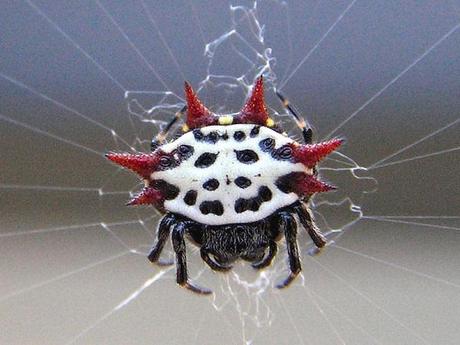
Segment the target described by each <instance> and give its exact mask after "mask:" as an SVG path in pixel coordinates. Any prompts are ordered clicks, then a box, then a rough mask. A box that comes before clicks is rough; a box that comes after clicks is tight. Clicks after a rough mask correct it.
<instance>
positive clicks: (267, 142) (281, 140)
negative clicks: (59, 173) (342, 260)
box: [107, 77, 342, 293]
mask: <svg viewBox="0 0 460 345" xmlns="http://www.w3.org/2000/svg"><path fill="white" fill-rule="evenodd" d="M185 94H186V98H187V106H186V109H187V118H186V122H185V124H184V126H183V127H182V132H183V133H182V135H180V136H179V137H178V138H177V139H175V140H173V141H171V142H169V143H166V144H163V143H162V142H163V141H164V139H165V135H166V131H163V132H161V133H160V134H159V135H158V136H157V138H156V140H154V141H153V145H152V147H153V148H154V151H153V152H152V153H136V154H131V153H109V154H107V157H108V158H109V159H110V160H112V161H113V162H115V163H118V164H120V165H122V166H123V167H125V168H128V169H131V170H133V171H135V172H136V173H138V174H139V175H140V176H141V177H142V178H143V180H144V184H145V188H144V189H143V191H141V192H140V193H139V194H138V195H137V196H136V197H135V198H134V199H132V200H131V201H130V202H129V205H141V204H151V205H153V206H155V207H156V208H157V209H158V210H160V211H161V212H163V213H164V214H165V215H164V217H163V218H162V220H161V221H160V224H159V227H158V242H157V243H156V244H155V246H154V247H153V249H152V251H151V252H150V254H149V259H150V261H152V262H158V260H159V256H160V253H161V251H162V249H163V246H164V244H165V241H166V239H167V238H168V237H169V233H170V231H171V230H172V242H173V248H174V251H175V253H176V264H177V282H178V283H179V284H180V285H182V286H185V287H187V288H189V289H191V290H193V291H195V292H199V293H209V292H210V291H209V290H207V289H204V288H201V287H198V286H196V285H194V284H192V283H191V282H190V281H189V280H188V277H187V266H186V257H185V242H184V236H185V235H189V237H190V238H191V239H192V240H193V241H194V242H195V244H197V245H198V246H200V253H201V257H202V258H203V260H204V261H205V262H206V263H207V264H208V265H209V266H210V267H211V268H212V269H214V270H221V271H222V270H228V269H230V268H231V266H230V263H232V262H233V261H235V260H236V259H238V258H242V259H244V260H248V261H251V262H252V265H253V267H255V268H258V269H260V268H263V267H266V266H268V265H269V264H270V263H271V261H272V259H273V257H274V256H275V254H276V251H277V244H276V241H277V240H278V239H279V238H280V237H281V236H280V235H282V234H284V236H285V238H286V243H287V249H288V255H289V267H290V270H291V274H290V275H289V277H288V278H286V279H285V280H284V281H283V282H282V283H281V284H279V285H278V286H279V287H284V286H287V285H288V284H289V283H290V282H291V281H292V280H293V279H294V278H295V277H296V275H297V274H298V273H299V272H300V270H301V266H300V259H299V254H298V249H297V240H296V232H297V220H296V218H295V217H294V216H295V215H296V216H297V217H298V219H299V221H300V223H301V225H302V226H303V227H304V228H305V229H306V230H307V231H308V233H309V234H310V236H311V238H312V240H313V242H314V243H315V245H316V246H317V247H318V248H321V247H323V246H324V245H325V243H326V240H325V238H324V237H323V235H321V233H320V231H319V230H318V228H317V227H316V225H315V223H314V220H313V217H312V214H311V212H310V210H309V208H308V205H307V203H308V201H309V199H310V197H311V196H312V195H313V194H314V193H318V192H326V191H329V190H331V189H333V187H331V186H330V185H328V184H326V183H324V182H321V181H320V180H319V179H318V178H317V172H316V169H315V167H316V164H317V163H318V162H319V161H320V160H321V159H322V158H324V157H325V156H326V155H327V154H329V153H331V152H332V151H333V150H335V149H336V148H337V147H338V146H339V145H340V144H341V142H342V141H341V140H340V139H332V140H329V141H326V142H322V143H317V144H312V143H311V142H310V141H311V130H310V129H309V128H306V126H305V122H304V121H302V120H300V118H299V117H298V116H297V115H296V114H295V113H293V115H294V116H295V117H296V120H297V123H298V124H299V125H300V127H301V128H302V130H303V134H304V139H305V141H306V144H303V145H302V144H299V143H298V142H296V141H295V140H293V139H291V138H289V137H288V136H287V135H286V134H285V133H282V132H281V130H280V129H279V127H278V126H277V125H276V124H275V123H274V121H273V120H272V119H271V118H270V117H269V116H268V113H267V110H266V107H265V103H264V97H263V80H262V77H260V78H259V79H258V80H257V82H256V84H255V86H254V88H253V91H252V94H251V96H250V97H249V99H248V101H247V103H246V105H245V106H244V107H243V109H242V110H241V112H240V113H238V114H237V115H235V116H230V115H222V116H219V115H216V114H213V113H212V112H211V111H209V110H208V109H207V108H206V107H205V106H204V105H203V104H202V103H201V102H200V101H199V100H198V98H197V96H196V94H195V93H194V91H193V90H192V88H191V87H190V85H189V84H187V83H186V85H185ZM280 97H281V98H282V96H280ZM282 100H283V103H284V105H285V106H286V107H288V109H290V110H291V111H292V109H291V108H290V107H289V104H288V103H287V101H286V100H285V99H284V98H282ZM173 122H175V120H173V121H172V123H173ZM170 127H171V126H167V130H168V129H169V128H170ZM266 251H268V253H266Z"/></svg>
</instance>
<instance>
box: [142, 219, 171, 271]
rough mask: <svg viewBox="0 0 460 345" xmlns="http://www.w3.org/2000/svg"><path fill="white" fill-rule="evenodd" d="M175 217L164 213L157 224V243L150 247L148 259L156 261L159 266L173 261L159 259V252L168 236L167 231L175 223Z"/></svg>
mask: <svg viewBox="0 0 460 345" xmlns="http://www.w3.org/2000/svg"><path fill="white" fill-rule="evenodd" d="M175 221H176V217H175V216H174V215H173V214H171V213H168V214H166V215H165V216H164V217H163V218H162V219H161V221H160V225H159V226H158V240H157V243H156V244H155V245H154V246H153V247H152V249H151V251H150V253H149V255H148V259H149V260H150V261H151V262H152V263H157V264H158V265H160V266H165V265H172V264H173V262H169V261H162V260H161V259H160V255H161V252H162V250H163V248H164V246H165V243H166V240H167V239H168V238H169V232H170V228H171V226H172V225H173V224H174V223H175Z"/></svg>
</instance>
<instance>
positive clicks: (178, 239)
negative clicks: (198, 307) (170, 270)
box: [172, 221, 212, 295]
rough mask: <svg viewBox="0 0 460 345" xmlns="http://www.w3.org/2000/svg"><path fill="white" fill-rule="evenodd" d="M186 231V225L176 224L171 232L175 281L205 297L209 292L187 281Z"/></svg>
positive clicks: (182, 223)
mask: <svg viewBox="0 0 460 345" xmlns="http://www.w3.org/2000/svg"><path fill="white" fill-rule="evenodd" d="M185 231H186V224H185V223H184V222H181V221H180V222H178V223H176V224H175V225H174V227H173V230H172V243H173V248H174V252H175V253H176V275H177V278H176V281H177V284H179V285H180V286H182V287H185V288H187V289H189V290H191V291H193V292H196V293H199V294H203V295H207V294H210V293H212V291H211V290H209V289H206V288H203V287H200V286H197V285H195V284H193V283H192V282H191V281H189V279H188V274H187V257H186V253H185V240H184V235H185Z"/></svg>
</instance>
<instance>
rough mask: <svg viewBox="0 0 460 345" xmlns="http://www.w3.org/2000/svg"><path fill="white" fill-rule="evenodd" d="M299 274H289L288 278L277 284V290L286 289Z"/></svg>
mask: <svg viewBox="0 0 460 345" xmlns="http://www.w3.org/2000/svg"><path fill="white" fill-rule="evenodd" d="M299 273H300V272H297V273H295V272H291V274H289V276H288V277H287V278H286V279H285V280H284V281H283V282H281V283H279V284H277V285H276V287H277V288H278V289H283V288H285V287H288V286H289V285H290V284H291V283H292V282H293V281H294V279H295V278H296V277H297V276H298V275H299Z"/></svg>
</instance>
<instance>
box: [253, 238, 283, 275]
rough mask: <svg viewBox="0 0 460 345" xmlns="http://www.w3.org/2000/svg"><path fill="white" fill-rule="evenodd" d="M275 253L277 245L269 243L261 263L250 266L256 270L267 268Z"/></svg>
mask: <svg viewBox="0 0 460 345" xmlns="http://www.w3.org/2000/svg"><path fill="white" fill-rule="evenodd" d="M277 251H278V245H277V244H276V242H275V241H270V244H269V247H268V255H267V256H266V257H265V258H263V259H262V260H261V261H258V262H255V263H253V264H251V266H252V267H254V268H255V269H258V270H260V269H262V268H265V267H267V266H269V265H270V264H271V263H272V261H273V258H274V257H275V255H276V252H277Z"/></svg>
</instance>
